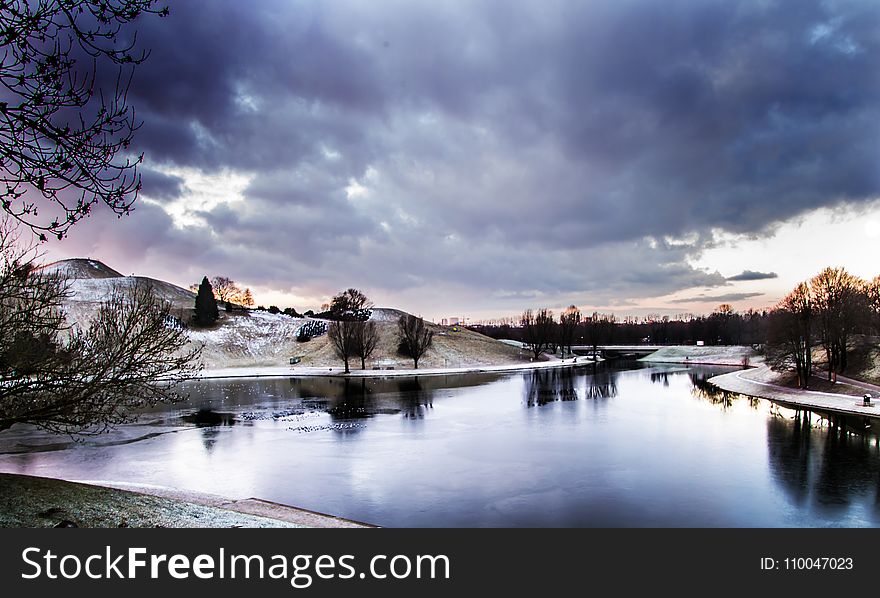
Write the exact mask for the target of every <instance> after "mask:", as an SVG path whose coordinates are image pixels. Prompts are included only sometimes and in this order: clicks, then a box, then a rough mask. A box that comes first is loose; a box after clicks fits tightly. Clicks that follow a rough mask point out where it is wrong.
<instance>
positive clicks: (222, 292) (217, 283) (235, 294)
mask: <svg viewBox="0 0 880 598" xmlns="http://www.w3.org/2000/svg"><path fill="white" fill-rule="evenodd" d="M211 288H212V289H214V296H215V297H216V298H217V301H220V302H222V303H226V304H227V305H228V304H230V303H241V299H242V297H243V293H242V290H241V289H240V288H239V287H238V285H237V284H235V281H234V280H232V279H231V278H228V277H226V276H215V277H214V278H212V279H211Z"/></svg>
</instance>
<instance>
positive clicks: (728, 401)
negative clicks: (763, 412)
mask: <svg viewBox="0 0 880 598" xmlns="http://www.w3.org/2000/svg"><path fill="white" fill-rule="evenodd" d="M716 375H717V372H712V371H707V370H705V369H697V370H692V371H689V372H688V377H689V378H690V380H691V387H692V388H691V394H692V395H693V396H695V397H697V398H698V399H704V400H706V401H709V402H710V403H712V404H713V405H717V406H719V407H721V409H722V410H723V411H726V410H728V409H730V408H731V407H732V406H733V403H734V401H736V400H737V399H742V398H745V399H746V400H748V402H749V406H750V407H752V408H753V409H757V408H758V406H759V405H760V404H761V399H758V398H755V397H749V396H745V395H741V394H737V393H735V392H729V391H727V390H723V389H721V388H718V387H717V386H715V385H714V384H711V383H709V379H710V378H712V377H714V376H716Z"/></svg>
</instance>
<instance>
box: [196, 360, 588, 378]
mask: <svg viewBox="0 0 880 598" xmlns="http://www.w3.org/2000/svg"><path fill="white" fill-rule="evenodd" d="M593 363H596V362H595V361H593V360H592V359H590V358H587V357H569V358H565V359H559V358H555V357H553V358H549V359H548V360H547V361H534V362H525V363H509V364H499V365H469V366H462V367H443V368H438V367H434V368H419V369H417V370H416V369H393V370H387V369H383V370H378V369H377V370H372V369H368V370H360V369H352V370H351V371H350V372H349V373H348V374H346V373H345V370H344V369H343V368H342V367H341V366H332V367H316V366H299V365H295V366H266V367H260V366H245V367H230V368H214V369H205V370H202V372H201V379H209V378H394V377H412V376H450V375H456V374H483V373H489V372H513V371H520V370H537V369H545V368H564V367H582V366H586V365H591V364H593Z"/></svg>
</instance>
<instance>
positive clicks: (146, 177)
mask: <svg viewBox="0 0 880 598" xmlns="http://www.w3.org/2000/svg"><path fill="white" fill-rule="evenodd" d="M140 175H141V183H142V184H143V189H142V192H143V194H144V195H145V196H147V197H150V198H152V199H156V200H169V199H177V198H179V197H180V196H181V195H182V194H183V192H184V184H183V179H181V178H180V177H178V176H173V175H169V174H165V173H164V172H159V171H158V170H153V169H151V168H141V170H140Z"/></svg>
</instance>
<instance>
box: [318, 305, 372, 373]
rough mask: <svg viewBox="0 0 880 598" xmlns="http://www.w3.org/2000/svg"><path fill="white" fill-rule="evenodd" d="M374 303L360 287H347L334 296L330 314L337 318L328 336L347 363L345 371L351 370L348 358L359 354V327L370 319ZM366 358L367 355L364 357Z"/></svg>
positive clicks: (338, 354) (337, 353) (337, 352)
mask: <svg viewBox="0 0 880 598" xmlns="http://www.w3.org/2000/svg"><path fill="white" fill-rule="evenodd" d="M372 306H373V304H372V303H371V302H370V300H369V299H368V298H367V296H366V295H364V294H363V293H362V292H361V291H359V290H358V289H346V290H345V291H342V292H341V293H338V294H337V295H335V296H334V297H333V299H332V300H331V302H330V304H329V306H328V308H329V309H328V310H327V312H328V314H329V316H330V317H331V318H332V319H333V320H336V321H335V322H333V323H332V324H331V325H330V329H329V331H328V336H329V338H330V343H331V344H332V345H333V349H334V350H335V352H336V355H337V356H338V357H339V358H340V359H342V361H343V363H344V364H345V373H346V374H348V373H349V372H350V369H349V364H348V360H349V359H350V358H351V357H354V356H356V355H357V351H356V349H357V345H358V337H359V336H360V335H361V334H360V331H359V328H360V327H361V325H363V323H364V322H366V321H367V320H369V319H370V315H371V314H372V310H371V307H372ZM364 359H366V357H365V358H364Z"/></svg>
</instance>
